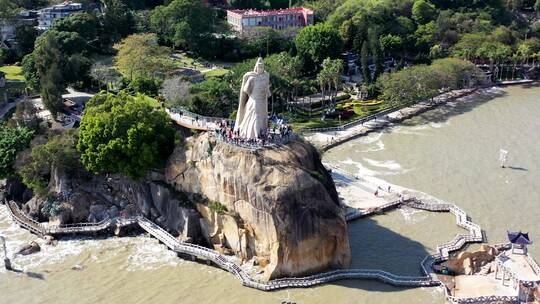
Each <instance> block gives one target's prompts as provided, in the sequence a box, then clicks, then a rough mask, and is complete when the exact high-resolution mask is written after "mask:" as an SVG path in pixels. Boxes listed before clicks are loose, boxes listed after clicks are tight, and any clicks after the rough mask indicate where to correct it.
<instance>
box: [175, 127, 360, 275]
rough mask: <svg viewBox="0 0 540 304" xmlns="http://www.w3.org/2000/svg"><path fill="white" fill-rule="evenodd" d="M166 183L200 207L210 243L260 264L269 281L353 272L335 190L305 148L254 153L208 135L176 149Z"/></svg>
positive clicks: (315, 154) (295, 144)
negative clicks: (335, 270) (336, 270)
mask: <svg viewBox="0 0 540 304" xmlns="http://www.w3.org/2000/svg"><path fill="white" fill-rule="evenodd" d="M165 177H166V181H167V182H168V183H169V184H171V185H174V187H175V188H176V189H177V190H179V191H181V192H184V193H187V194H188V195H190V197H191V198H192V200H194V202H195V203H196V206H197V209H198V210H199V212H200V214H201V215H202V219H201V230H202V231H203V234H204V235H205V237H206V239H207V241H208V242H209V243H211V244H213V245H214V247H215V248H216V249H221V250H225V251H226V250H230V251H232V252H234V253H235V254H236V255H237V256H239V257H240V258H241V259H242V260H243V261H249V260H252V261H254V262H255V263H258V264H259V265H260V266H262V267H264V274H263V278H266V279H270V278H277V277H282V276H300V275H306V274H312V273H314V272H317V271H321V270H325V269H328V268H343V267H348V266H349V264H350V249H349V240H348V235H347V224H346V221H345V218H344V215H343V212H342V209H341V207H340V204H339V199H338V195H337V192H336V189H335V186H334V183H333V181H332V178H331V177H330V175H329V174H328V172H327V171H326V169H325V168H324V167H323V165H322V164H321V162H320V158H319V154H318V152H317V151H316V150H315V149H314V148H313V146H311V145H310V144H308V143H306V142H303V141H301V140H298V141H294V142H292V143H290V144H288V145H286V146H283V147H279V148H272V149H262V150H258V151H250V150H246V149H242V148H239V147H236V146H232V145H229V144H226V143H222V142H216V141H215V140H214V139H212V138H211V137H210V136H209V135H208V134H202V135H200V136H198V137H194V138H190V139H189V140H188V142H187V144H186V145H184V146H182V147H177V149H176V150H175V152H174V153H173V155H172V156H171V157H170V159H169V161H168V164H167V168H166V171H165Z"/></svg>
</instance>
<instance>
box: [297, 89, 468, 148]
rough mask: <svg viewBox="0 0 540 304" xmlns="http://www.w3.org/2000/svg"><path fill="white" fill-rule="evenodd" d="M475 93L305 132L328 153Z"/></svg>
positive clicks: (460, 93) (450, 94)
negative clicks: (330, 150)
mask: <svg viewBox="0 0 540 304" xmlns="http://www.w3.org/2000/svg"><path fill="white" fill-rule="evenodd" d="M474 91H475V89H463V90H456V91H451V92H447V93H444V94H441V95H439V96H437V97H434V98H433V100H432V101H422V102H418V103H415V104H413V105H410V106H407V107H403V108H400V109H389V110H386V111H383V112H380V113H377V114H374V115H372V116H369V117H365V118H362V119H359V120H356V121H353V122H350V123H348V124H345V125H343V126H340V127H331V128H321V129H310V130H305V131H304V132H305V138H306V139H307V140H308V141H310V142H312V143H316V144H318V145H319V146H320V147H321V149H322V151H327V150H329V149H331V148H333V147H336V146H338V145H340V144H342V143H344V142H347V141H349V140H352V139H354V138H357V137H359V136H363V135H365V134H367V133H370V132H373V131H375V130H379V129H381V128H383V127H386V126H388V125H390V124H392V123H397V122H401V121H403V120H405V119H407V118H410V117H412V116H415V115H418V114H420V113H423V112H425V111H427V110H430V109H432V108H434V107H437V106H439V105H441V104H444V103H446V102H448V101H450V100H453V99H456V98H461V97H464V96H466V95H469V94H471V93H472V92H474Z"/></svg>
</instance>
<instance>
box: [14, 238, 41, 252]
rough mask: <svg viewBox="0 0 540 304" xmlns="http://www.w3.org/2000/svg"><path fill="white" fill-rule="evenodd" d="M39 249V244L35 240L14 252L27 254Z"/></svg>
mask: <svg viewBox="0 0 540 304" xmlns="http://www.w3.org/2000/svg"><path fill="white" fill-rule="evenodd" d="M40 250H41V247H40V246H39V244H38V243H37V242H35V241H32V242H31V243H30V244H28V245H25V246H23V247H21V249H19V250H18V251H17V253H16V254H20V255H29V254H32V253H36V252H39V251H40Z"/></svg>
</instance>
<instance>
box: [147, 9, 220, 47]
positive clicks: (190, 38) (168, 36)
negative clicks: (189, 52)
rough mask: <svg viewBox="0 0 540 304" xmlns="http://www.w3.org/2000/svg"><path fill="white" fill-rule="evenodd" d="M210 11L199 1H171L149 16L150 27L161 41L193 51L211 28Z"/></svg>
mask: <svg viewBox="0 0 540 304" xmlns="http://www.w3.org/2000/svg"><path fill="white" fill-rule="evenodd" d="M212 14H213V12H212V9H210V8H208V7H206V6H204V4H203V3H202V1H200V0H173V1H172V2H170V3H169V4H168V5H166V6H158V7H156V8H155V9H154V10H153V11H152V14H151V15H150V26H151V28H152V30H153V31H154V32H156V33H157V34H158V35H159V37H160V39H161V40H162V41H166V42H168V43H170V44H172V45H174V46H176V47H185V48H187V49H194V48H196V45H197V43H198V41H199V40H200V39H202V38H204V34H207V33H209V32H210V31H211V28H212Z"/></svg>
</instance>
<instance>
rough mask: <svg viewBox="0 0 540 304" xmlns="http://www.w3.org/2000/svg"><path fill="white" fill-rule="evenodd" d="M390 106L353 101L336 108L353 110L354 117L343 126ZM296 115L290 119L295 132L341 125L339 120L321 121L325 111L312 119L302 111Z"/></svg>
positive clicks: (375, 102)
mask: <svg viewBox="0 0 540 304" xmlns="http://www.w3.org/2000/svg"><path fill="white" fill-rule="evenodd" d="M389 107H390V106H389V105H388V104H385V103H383V102H380V101H367V102H366V101H363V102H359V101H353V102H347V103H342V104H339V105H337V106H336V108H337V109H338V110H344V109H353V110H354V115H352V116H351V117H349V118H348V119H346V120H344V119H342V120H341V124H346V123H348V122H351V121H353V120H357V119H360V118H362V117H366V116H370V115H372V114H375V113H378V112H381V111H384V110H386V109H388V108H389ZM296 112H297V113H296V114H295V115H293V116H292V117H290V125H291V126H292V127H293V129H295V130H300V129H313V128H329V127H337V126H339V125H340V121H339V119H337V118H335V119H333V118H326V119H325V120H324V121H323V120H321V114H322V112H323V110H318V111H313V112H312V115H311V117H309V112H307V111H302V110H299V109H297V110H296Z"/></svg>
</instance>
